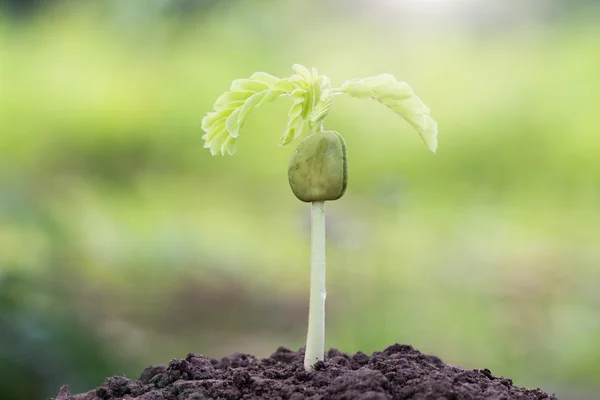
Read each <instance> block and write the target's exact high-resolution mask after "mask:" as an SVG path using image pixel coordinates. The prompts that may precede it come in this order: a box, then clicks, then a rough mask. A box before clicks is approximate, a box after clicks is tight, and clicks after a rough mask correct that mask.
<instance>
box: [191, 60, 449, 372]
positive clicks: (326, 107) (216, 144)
mask: <svg viewBox="0 0 600 400" xmlns="http://www.w3.org/2000/svg"><path fill="white" fill-rule="evenodd" d="M292 68H293V70H294V72H295V74H293V75H292V76H290V77H289V78H282V79H280V78H277V77H275V76H273V75H270V74H267V73H265V72H257V73H255V74H253V75H252V76H250V78H248V79H236V80H234V81H233V83H232V84H231V87H230V89H229V91H227V92H225V93H223V94H222V95H221V96H220V97H219V98H218V99H217V100H216V102H215V104H214V111H212V112H209V113H208V114H207V115H206V116H205V117H204V119H203V120H202V129H203V130H204V131H205V132H206V134H205V135H204V136H203V137H202V138H203V139H204V147H205V148H208V149H210V152H211V154H212V155H219V154H220V155H225V154H229V155H232V154H234V153H235V150H236V141H237V138H238V133H239V131H240V129H241V127H242V126H243V124H244V122H245V121H246V118H247V117H248V114H249V113H250V112H251V111H252V110H254V109H256V108H260V107H262V106H263V105H265V104H267V103H270V102H272V101H274V100H275V99H277V98H279V97H281V96H289V97H291V98H292V106H291V108H290V110H289V112H288V116H289V120H288V123H287V127H286V129H285V130H284V132H283V135H282V136H281V139H280V145H281V146H285V145H287V144H289V143H291V142H292V141H294V140H296V139H300V138H301V137H302V133H303V131H304V126H305V123H306V122H308V126H309V129H310V135H309V136H308V137H306V138H305V139H304V140H302V141H301V142H300V143H299V144H298V147H297V148H296V150H295V151H294V154H293V155H292V158H291V160H290V162H289V165H288V180H289V184H290V187H291V189H292V192H293V193H294V195H295V196H296V197H297V198H298V199H299V200H301V201H303V202H307V203H311V274H310V302H309V313H308V335H307V339H306V353H305V358H304V368H305V369H306V370H307V371H311V370H313V367H314V365H315V364H316V363H317V362H318V361H321V360H323V357H324V353H325V297H326V291H325V201H332V200H337V199H339V198H340V197H342V196H343V195H344V192H345V191H346V185H347V183H348V157H347V153H346V142H345V141H344V138H343V137H342V135H340V134H339V133H338V132H335V131H326V130H324V121H325V118H326V117H327V115H328V114H329V112H330V111H331V108H332V106H333V98H334V97H335V96H337V95H341V94H348V95H350V96H352V97H357V98H361V99H373V100H376V101H378V102H379V103H381V104H383V105H384V106H386V107H388V108H389V109H391V110H392V111H394V112H395V113H396V114H398V115H400V116H401V117H402V118H404V119H405V120H406V122H408V123H409V124H410V125H412V126H413V128H415V129H416V130H417V132H419V134H420V135H421V137H422V138H423V140H424V141H425V144H426V145H427V146H428V147H429V149H430V150H431V151H432V152H434V153H435V151H436V149H437V123H436V122H435V121H434V120H433V119H432V118H431V117H430V116H429V109H428V108H427V107H426V106H425V104H423V102H422V101H421V99H419V98H418V97H417V96H416V95H415V94H414V92H413V90H412V89H411V87H410V86H409V85H408V84H407V83H405V82H399V81H397V80H396V78H395V77H394V76H393V75H390V74H381V75H376V76H372V77H369V78H364V79H353V80H349V81H346V82H345V83H344V84H342V86H341V87H340V88H332V87H331V82H330V80H329V78H327V77H326V76H324V75H319V73H318V72H317V70H316V69H314V68H313V69H312V71H309V70H308V69H307V68H306V67H304V66H302V65H298V64H296V65H294V66H293V67H292Z"/></svg>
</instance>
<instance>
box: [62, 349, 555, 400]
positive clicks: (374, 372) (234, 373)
mask: <svg viewBox="0 0 600 400" xmlns="http://www.w3.org/2000/svg"><path fill="white" fill-rule="evenodd" d="M303 357H304V352H303V350H300V351H298V352H295V351H291V350H288V349H285V348H283V347H280V348H279V349H277V351H276V352H275V353H273V354H272V355H271V356H269V357H267V358H264V359H260V358H255V357H253V356H251V355H245V354H234V355H232V356H230V357H225V358H223V359H221V360H213V359H209V358H205V357H203V356H201V355H192V354H190V355H188V357H187V358H186V359H185V360H172V361H171V362H170V363H169V365H168V366H167V367H162V366H158V367H149V368H146V369H145V370H144V372H142V374H141V376H140V378H139V380H131V379H127V378H124V377H113V378H108V379H107V380H106V382H105V383H104V385H102V386H100V387H99V388H97V389H94V390H91V391H90V392H87V393H83V394H78V395H71V394H70V393H69V392H68V390H67V388H66V386H64V387H63V388H62V389H61V391H60V393H59V395H58V396H57V397H56V399H55V400H116V399H141V400H167V399H168V400H174V399H177V400H180V399H181V400H183V399H187V400H192V399H195V400H198V399H242V398H243V399H290V400H301V399H315V400H316V399H330V400H336V399H340V400H341V399H355V400H360V399H369V400H380V399H381V400H383V399H506V400H510V399H519V400H530V399H531V400H534V399H535V400H542V399H546V400H556V397H555V396H553V395H548V394H546V393H544V392H543V391H541V390H540V389H533V390H532V389H521V388H517V387H515V386H513V385H512V381H511V380H510V379H506V378H501V377H496V376H494V375H492V374H491V373H490V371H488V370H487V369H484V370H465V369H462V368H459V367H455V366H452V365H448V364H444V363H443V362H442V361H441V360H440V359H439V358H437V357H435V356H428V355H424V354H421V353H420V352H419V351H417V350H415V349H413V348H412V347H411V346H407V345H400V344H395V345H392V346H390V347H388V348H387V349H385V350H384V351H382V352H376V353H374V354H373V355H372V356H368V355H366V354H364V353H360V352H359V353H357V354H352V355H349V354H345V353H342V352H339V351H337V350H330V351H329V352H328V353H327V355H326V357H325V361H324V362H319V363H318V364H317V366H316V371H315V372H313V373H308V372H306V371H305V370H304V366H303Z"/></svg>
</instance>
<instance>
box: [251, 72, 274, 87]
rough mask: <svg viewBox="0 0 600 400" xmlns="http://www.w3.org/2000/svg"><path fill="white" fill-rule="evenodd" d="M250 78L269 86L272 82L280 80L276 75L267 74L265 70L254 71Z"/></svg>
mask: <svg viewBox="0 0 600 400" xmlns="http://www.w3.org/2000/svg"><path fill="white" fill-rule="evenodd" d="M250 79H252V80H254V81H259V82H262V83H264V84H266V85H267V86H269V87H271V86H273V84H275V83H276V82H278V81H279V80H280V79H279V78H278V77H276V76H273V75H271V74H267V73H266V72H255V73H253V74H252V76H250Z"/></svg>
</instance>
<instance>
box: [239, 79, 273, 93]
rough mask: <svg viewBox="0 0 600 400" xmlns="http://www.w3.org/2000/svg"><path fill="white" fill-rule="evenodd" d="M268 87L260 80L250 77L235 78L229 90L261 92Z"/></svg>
mask: <svg viewBox="0 0 600 400" xmlns="http://www.w3.org/2000/svg"><path fill="white" fill-rule="evenodd" d="M267 89H269V85H267V84H266V83H264V82H261V81H255V80H252V79H236V80H234V81H233V82H232V83H231V88H230V90H232V91H237V92H243V91H247V92H253V93H256V92H262V91H263V90H267Z"/></svg>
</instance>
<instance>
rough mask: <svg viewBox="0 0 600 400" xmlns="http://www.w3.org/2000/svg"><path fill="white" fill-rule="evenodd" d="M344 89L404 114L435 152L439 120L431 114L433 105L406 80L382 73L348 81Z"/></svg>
mask: <svg viewBox="0 0 600 400" xmlns="http://www.w3.org/2000/svg"><path fill="white" fill-rule="evenodd" d="M341 89H342V92H345V93H348V94H349V95H350V96H353V97H357V98H361V99H364V98H372V99H374V100H377V101H378V102H380V103H382V104H383V105H385V106H387V107H388V108H389V109H391V110H392V111H394V112H395V113H396V114H398V115H400V116H401V117H402V118H404V120H405V121H406V122H408V123H409V124H410V125H411V126H412V127H413V128H414V129H415V130H416V131H417V132H418V133H419V134H420V135H421V138H422V139H423V141H424V142H425V144H426V145H427V147H429V149H430V150H431V151H432V152H434V153H435V152H436V150H437V135H438V128H437V123H436V122H435V120H434V119H433V118H431V117H430V116H429V112H430V110H429V108H427V106H426V105H425V104H424V103H423V102H422V101H421V99H420V98H419V97H417V96H416V95H415V94H414V92H413V90H412V88H411V87H410V86H409V85H408V84H407V83H405V82H398V81H397V80H396V78H394V76H393V75H390V74H382V75H377V76H373V77H369V78H365V79H355V80H351V81H347V82H345V83H344V84H343V85H342V88H341Z"/></svg>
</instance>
